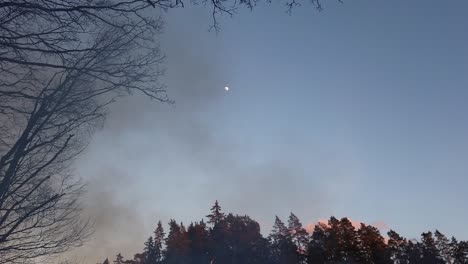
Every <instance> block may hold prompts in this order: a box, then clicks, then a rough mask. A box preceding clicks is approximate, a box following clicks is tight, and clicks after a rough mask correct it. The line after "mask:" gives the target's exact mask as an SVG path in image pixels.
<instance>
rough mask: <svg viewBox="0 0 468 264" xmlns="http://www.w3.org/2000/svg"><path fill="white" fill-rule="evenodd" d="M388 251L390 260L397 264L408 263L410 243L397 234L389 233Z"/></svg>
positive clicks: (391, 231)
mask: <svg viewBox="0 0 468 264" xmlns="http://www.w3.org/2000/svg"><path fill="white" fill-rule="evenodd" d="M387 235H388V242H387V248H388V249H387V250H388V257H389V259H390V260H391V261H392V262H393V263H396V264H403V263H408V261H409V255H408V250H407V248H408V241H406V239H405V238H403V237H401V236H400V235H399V234H398V233H397V232H395V231H393V230H390V231H388V233H387Z"/></svg>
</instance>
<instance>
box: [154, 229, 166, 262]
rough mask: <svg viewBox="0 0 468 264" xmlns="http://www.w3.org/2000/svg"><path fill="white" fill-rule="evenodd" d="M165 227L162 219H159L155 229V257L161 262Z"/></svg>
mask: <svg viewBox="0 0 468 264" xmlns="http://www.w3.org/2000/svg"><path fill="white" fill-rule="evenodd" d="M164 235H165V234H164V228H163V226H162V223H161V221H158V225H157V227H156V230H155V231H154V251H155V258H156V262H157V263H160V262H161V261H162V257H163V255H162V253H163V252H162V250H163V243H164Z"/></svg>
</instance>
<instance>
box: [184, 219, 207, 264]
mask: <svg viewBox="0 0 468 264" xmlns="http://www.w3.org/2000/svg"><path fill="white" fill-rule="evenodd" d="M187 236H188V239H189V240H190V260H191V263H192V264H201V263H209V262H210V258H209V245H210V237H209V233H208V230H207V228H206V224H205V222H203V220H202V221H201V222H199V223H195V224H193V223H192V224H190V225H189V227H188V229H187Z"/></svg>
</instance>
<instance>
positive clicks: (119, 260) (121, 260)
mask: <svg viewBox="0 0 468 264" xmlns="http://www.w3.org/2000/svg"><path fill="white" fill-rule="evenodd" d="M114 263H115V264H125V260H124V257H123V256H122V254H120V253H119V254H117V256H115V260H114Z"/></svg>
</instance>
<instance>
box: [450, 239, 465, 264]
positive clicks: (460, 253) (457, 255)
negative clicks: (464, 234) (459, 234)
mask: <svg viewBox="0 0 468 264" xmlns="http://www.w3.org/2000/svg"><path fill="white" fill-rule="evenodd" d="M450 248H451V253H452V258H453V264H466V263H468V241H460V242H458V241H457V239H455V238H454V237H452V240H451V241H450Z"/></svg>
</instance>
